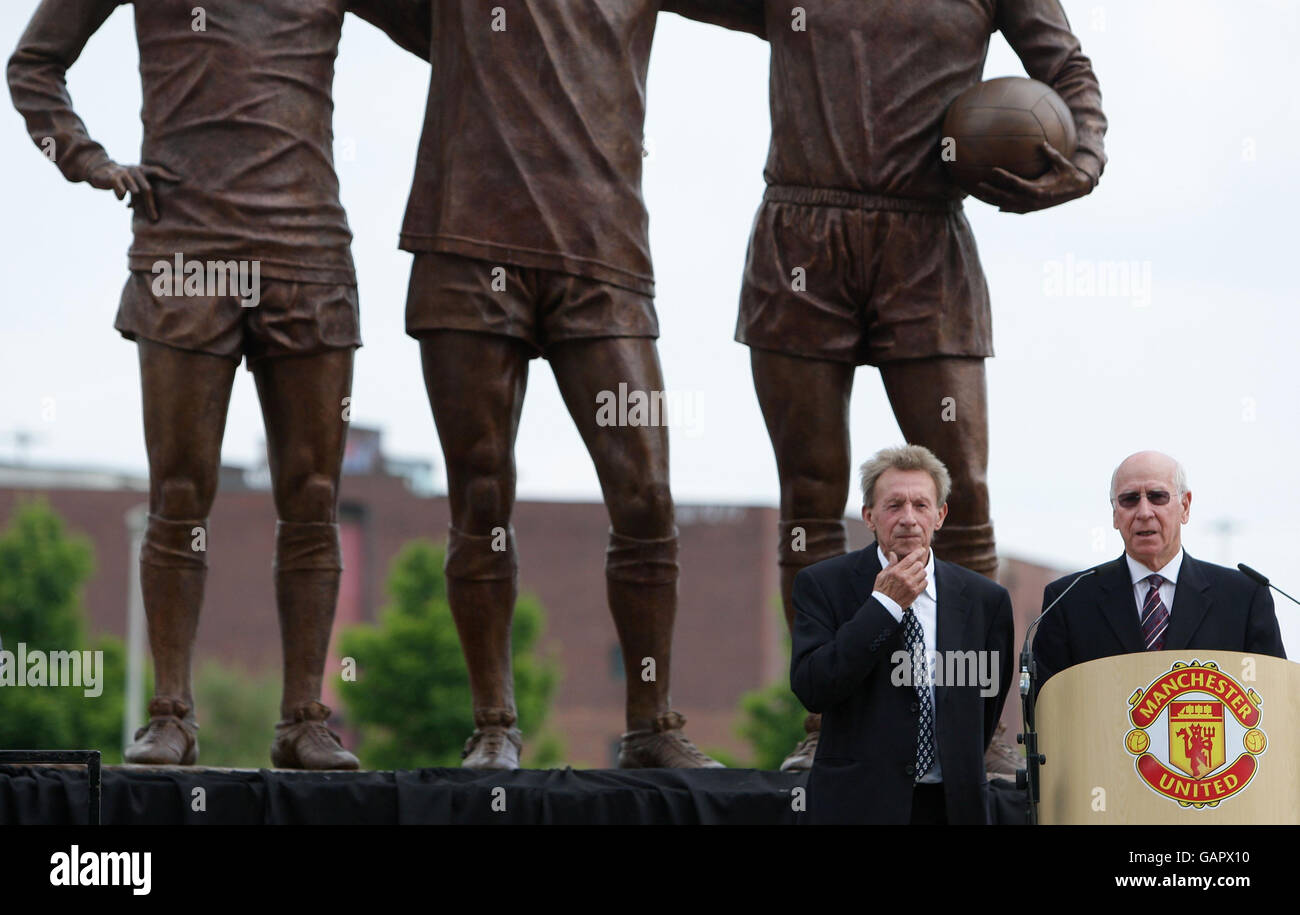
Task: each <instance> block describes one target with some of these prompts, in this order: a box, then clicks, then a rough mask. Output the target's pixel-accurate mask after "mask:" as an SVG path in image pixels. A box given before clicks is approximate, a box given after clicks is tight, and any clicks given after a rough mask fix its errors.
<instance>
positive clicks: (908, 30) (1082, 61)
mask: <svg viewBox="0 0 1300 915" xmlns="http://www.w3.org/2000/svg"><path fill="white" fill-rule="evenodd" d="M744 6H745V10H746V12H747V21H746V26H747V27H748V28H749V30H750V31H759V29H756V28H754V26H761V30H762V32H763V34H764V35H765V37H766V38H767V40H768V41H769V42H770V44H771V47H772V79H771V111H772V144H771V150H770V153H769V156H768V161H767V168H766V169H765V171H764V178H765V179H766V182H767V185H768V187H767V190H766V192H765V193H764V195H763V203H762V205H761V207H760V208H759V211H758V215H757V217H756V219H755V222H754V229H753V235H752V237H751V239H750V244H749V253H748V256H747V259H746V264H745V274H744V284H743V288H742V291H741V296H740V315H739V320H738V322H737V329H736V339H737V340H738V341H740V342H741V343H745V344H747V345H748V346H749V347H750V349H751V365H752V370H753V375H754V387H755V390H756V391H757V393H758V399H759V404H760V406H761V408H762V411H763V416H764V419H765V421H766V424H767V429H768V434H769V436H770V437H771V440H772V447H773V449H774V451H775V452H776V462H777V469H778V473H779V476H780V482H781V524H780V535H779V536H780V542H779V557H780V559H779V562H780V567H781V589H782V598H783V601H784V606H785V613H786V620H787V623H792V620H793V614H794V608H793V605H792V603H791V587H792V584H793V582H794V577H795V574H796V573H797V572H798V571H799V570H800V569H801V568H803V567H805V566H807V565H811V564H812V563H815V562H818V561H820V560H823V559H828V558H830V557H833V556H837V555H839V554H841V553H843V552H844V551H845V549H846V530H845V526H844V521H843V518H844V506H845V498H846V495H847V493H848V487H849V460H850V456H849V434H848V407H849V396H850V394H851V391H852V387H853V375H854V370H855V368H856V367H857V366H859V365H874V366H876V367H877V368H879V370H880V376H881V380H882V381H883V382H884V386H885V392H886V394H887V395H888V397H889V401H890V404H891V406H892V407H893V410H894V416H895V418H896V419H897V420H898V425H899V427H900V428H901V430H902V432H903V435H904V436H905V437H906V439H907V441H908V442H909V443H912V444H919V445H924V446H926V447H928V448H929V449H931V450H932V451H933V452H934V453H935V454H936V455H938V456H939V459H940V460H941V461H943V463H944V464H946V465H947V466H948V468H949V470H950V471H951V473H952V482H953V486H952V489H953V494H954V495H953V498H952V500H951V502H950V503H949V516H948V523H947V524H945V525H944V529H943V533H942V534H941V535H939V536H937V537H936V538H935V541H934V547H935V550H936V552H937V553H938V555H939V557H940V558H942V559H945V560H947V561H949V562H954V563H958V564H960V565H963V566H965V567H966V568H968V569H971V570H973V571H976V572H981V573H983V574H984V575H986V576H988V577H990V578H992V577H994V576H995V575H996V572H997V553H996V549H995V545H994V538H993V525H992V523H991V522H990V519H989V496H988V485H987V479H986V478H987V468H988V419H987V416H988V410H987V403H986V393H985V380H984V360H985V359H986V358H987V357H989V356H992V355H993V345H992V333H991V323H992V322H991V315H990V309H989V299H988V290H987V287H986V285H985V281H984V275H983V272H982V271H981V269H980V263H979V255H978V253H977V251H976V247H975V239H974V237H973V236H972V235H971V231H970V226H969V225H968V224H967V222H966V218H965V216H964V215H963V214H962V207H961V198H962V197H963V196H964V195H963V192H962V191H961V190H960V189H959V188H957V187H956V185H954V184H952V183H951V182H950V180H949V179H948V178H947V176H946V175H945V174H944V171H943V168H942V164H941V153H940V151H941V144H942V139H943V138H942V135H941V125H942V122H943V117H944V113H945V111H946V109H947V107H948V104H949V103H950V102H951V101H952V100H953V99H954V98H956V97H957V96H958V95H959V94H960V93H961V92H962V91H963V90H965V89H967V88H969V87H970V86H973V85H975V84H976V83H978V82H979V81H980V79H981V75H982V73H983V69H984V59H985V56H986V54H987V52H988V44H989V36H990V35H991V34H992V33H993V32H994V31H999V30H1000V31H1001V32H1002V33H1003V35H1004V36H1005V37H1006V39H1007V40H1008V42H1009V43H1010V44H1011V47H1012V48H1013V49H1014V50H1015V51H1016V53H1017V54H1018V55H1019V57H1020V59H1021V61H1022V62H1023V63H1024V65H1025V69H1026V70H1027V71H1028V73H1029V75H1030V76H1032V77H1034V78H1035V79H1038V80H1040V81H1042V82H1045V83H1047V84H1048V85H1050V86H1052V87H1053V88H1054V89H1055V90H1056V92H1057V93H1058V94H1060V96H1061V97H1062V98H1063V99H1064V100H1065V102H1066V103H1067V105H1069V107H1070V110H1071V112H1072V113H1073V115H1074V119H1075V124H1076V127H1077V131H1078V138H1079V141H1078V149H1077V151H1076V152H1075V154H1074V157H1073V160H1072V161H1067V160H1065V159H1064V158H1062V157H1059V156H1058V157H1056V158H1055V159H1053V160H1052V161H1053V167H1052V170H1051V171H1050V172H1048V173H1047V174H1046V175H1044V176H1043V177H1042V178H1039V179H1037V180H1035V181H1024V180H1022V179H1020V178H1017V177H1015V176H1013V175H1010V174H1002V175H1000V176H999V177H998V179H997V180H996V181H995V182H994V183H995V185H996V186H995V187H992V188H989V189H988V192H987V194H986V195H985V199H987V200H988V201H989V202H991V203H995V204H997V205H998V206H1000V207H1001V208H1002V209H1003V210H1006V211H1011V212H1029V211H1031V210H1036V209H1042V208H1044V207H1048V206H1054V205H1056V204H1058V203H1063V202H1065V201H1067V200H1070V199H1073V198H1076V197H1080V196H1083V195H1084V194H1087V193H1089V192H1091V190H1092V189H1093V187H1094V186H1095V185H1096V183H1097V180H1098V178H1099V177H1100V175H1101V171H1102V168H1103V166H1104V163H1105V153H1104V152H1103V148H1102V137H1103V135H1104V133H1105V128H1106V120H1105V117H1104V116H1103V114H1102V111H1101V94H1100V90H1099V89H1098V85H1097V79H1096V77H1095V76H1094V75H1093V72H1092V66H1091V64H1090V62H1089V61H1088V58H1087V57H1085V56H1084V55H1083V53H1082V52H1081V50H1080V47H1079V41H1078V39H1077V38H1075V36H1074V35H1073V33H1072V32H1071V31H1070V27H1069V23H1068V22H1067V21H1066V18H1065V14H1064V12H1062V10H1061V7H1060V4H1059V3H1058V0H998V2H996V3H992V2H958V3H944V4H935V3H896V2H885V0H860V2H855V3H812V4H806V5H803V6H801V5H798V4H794V3H789V2H784V0H748V2H746V3H745V4H744ZM738 16H739V14H738ZM804 726H805V731H806V734H807V736H806V737H805V739H804V740H803V741H801V742H800V744H799V745H798V746H797V747H796V748H795V750H794V752H792V753H791V754H790V756H789V757H787V759H786V760H785V762H784V763H783V765H782V767H781V768H782V769H783V770H787V771H788V770H802V769H807V768H808V767H809V766H810V765H811V762H812V759H813V756H814V754H815V752H816V747H817V740H818V734H819V731H820V727H821V725H820V717H819V716H817V715H809V716H808V718H807V719H806V721H805V725H804ZM991 752H993V751H991Z"/></svg>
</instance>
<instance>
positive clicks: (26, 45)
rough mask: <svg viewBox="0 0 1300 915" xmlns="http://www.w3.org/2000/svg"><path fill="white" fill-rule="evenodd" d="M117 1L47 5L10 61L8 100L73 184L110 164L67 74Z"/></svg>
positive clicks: (48, 0) (54, 0) (65, 0)
mask: <svg viewBox="0 0 1300 915" xmlns="http://www.w3.org/2000/svg"><path fill="white" fill-rule="evenodd" d="M118 3H119V0H43V2H42V3H41V5H40V6H39V7H37V9H36V13H35V14H34V15H33V16H32V21H31V22H30V23H29V24H28V26H27V31H25V32H24V33H23V36H22V38H21V39H19V42H18V49H17V50H16V51H14V53H13V56H12V57H10V58H9V68H8V79H9V94H10V96H11V97H12V98H13V103H14V107H15V108H17V109H18V111H19V113H20V114H22V116H23V119H24V120H25V121H26V122H27V132H28V133H29V134H31V137H32V140H33V141H35V143H36V145H37V146H39V147H40V148H41V150H42V151H43V152H45V154H46V155H47V156H49V157H50V158H51V160H52V161H53V162H54V163H55V164H56V165H58V167H59V170H60V171H62V172H63V174H64V176H65V177H66V178H67V179H68V180H69V181H84V180H85V179H86V178H87V176H88V175H90V173H91V172H92V171H94V170H95V169H96V168H98V167H99V166H101V165H103V164H104V163H106V162H109V161H111V160H110V159H109V156H108V153H106V152H105V151H104V147H102V146H100V145H99V144H98V143H96V142H95V141H94V140H92V139H91V138H90V134H89V133H88V132H87V130H86V125H85V124H84V123H83V122H82V120H81V118H80V117H78V116H77V113H76V112H75V111H74V110H73V108H72V98H71V97H70V96H69V95H68V83H67V78H66V75H67V71H68V68H69V67H71V66H72V64H73V63H74V62H75V61H76V59H77V58H78V57H79V56H80V55H81V51H82V48H84V47H85V46H86V42H87V41H88V40H89V39H90V36H91V35H93V34H94V33H95V32H96V30H98V29H99V27H100V26H101V25H103V24H104V20H105V19H107V18H108V17H109V16H110V15H111V14H112V12H113V10H114V9H116V8H117V6H118Z"/></svg>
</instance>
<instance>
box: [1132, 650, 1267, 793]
mask: <svg viewBox="0 0 1300 915" xmlns="http://www.w3.org/2000/svg"><path fill="white" fill-rule="evenodd" d="M1261 705H1263V700H1262V699H1261V698H1260V696H1259V694H1258V693H1257V692H1255V690H1253V689H1250V688H1249V687H1245V686H1242V685H1241V684H1240V683H1238V682H1237V681H1236V680H1234V679H1233V678H1232V677H1230V676H1228V675H1227V674H1225V673H1223V672H1222V671H1221V670H1219V668H1218V665H1216V664H1215V663H1214V662H1212V661H1209V662H1206V663H1204V664H1202V663H1201V662H1200V661H1192V662H1191V663H1190V664H1185V663H1183V662H1181V661H1179V662H1178V663H1176V664H1174V666H1173V667H1172V668H1170V669H1169V672H1168V673H1165V674H1162V675H1161V676H1159V677H1157V678H1156V679H1155V680H1153V681H1152V682H1151V683H1149V684H1148V685H1147V686H1146V688H1145V689H1140V690H1137V691H1136V692H1135V693H1133V695H1132V696H1131V697H1130V698H1129V713H1128V715H1129V720H1130V721H1131V722H1132V723H1133V730H1131V731H1129V732H1128V734H1127V735H1126V736H1125V738H1124V746H1125V748H1126V749H1127V750H1128V751H1129V752H1130V753H1131V754H1133V756H1134V757H1136V760H1135V763H1134V765H1135V766H1136V768H1137V774H1138V777H1139V778H1141V779H1142V781H1143V782H1144V783H1145V784H1146V786H1147V787H1148V788H1150V789H1151V790H1152V791H1154V792H1156V793H1157V794H1160V795H1163V796H1164V797H1167V798H1169V799H1170V800H1172V801H1177V802H1178V803H1179V804H1180V805H1181V806H1183V807H1196V808H1201V807H1215V806H1217V805H1218V804H1219V803H1220V802H1221V801H1223V800H1225V799H1226V798H1229V797H1232V796H1233V795H1234V794H1236V793H1237V792H1239V791H1241V790H1242V789H1243V788H1245V787H1246V786H1247V785H1248V784H1250V780H1251V779H1252V778H1253V777H1254V775H1255V771H1256V769H1257V768H1258V757H1259V756H1260V754H1262V753H1263V752H1264V748H1265V746H1266V745H1267V743H1268V739H1267V737H1265V735H1264V732H1263V731H1262V730H1260V727H1259V725H1260V719H1261V717H1262V712H1261V711H1260V706H1261Z"/></svg>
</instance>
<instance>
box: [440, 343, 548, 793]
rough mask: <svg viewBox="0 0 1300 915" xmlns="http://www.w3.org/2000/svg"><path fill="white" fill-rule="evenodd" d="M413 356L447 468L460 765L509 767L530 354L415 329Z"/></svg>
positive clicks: (517, 346)
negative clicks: (463, 736) (465, 703)
mask: <svg viewBox="0 0 1300 915" xmlns="http://www.w3.org/2000/svg"><path fill="white" fill-rule="evenodd" d="M419 340H420V358H421V362H422V363H423V368H424V383H425V388H426V390H427V391H428V395H429V405H430V406H431V407H432V409H433V418H434V422H435V425H436V426H437V428H438V439H439V441H440V442H441V443H442V454H443V460H444V462H445V464H446V468H447V496H448V501H449V502H450V505H451V531H450V533H449V536H448V548H447V561H446V573H447V599H448V602H449V603H450V604H451V612H452V616H453V618H454V619H455V621H456V631H457V632H458V633H459V635H460V644H461V648H462V650H463V651H464V652H465V663H466V666H467V667H468V669H469V685H470V692H471V694H472V695H473V701H474V724H475V732H474V736H473V737H471V738H470V744H469V746H468V747H467V751H468V752H467V754H466V756H465V760H464V763H463V764H464V765H465V766H466V767H468V768H475V769H514V768H518V765H519V752H520V746H521V745H520V735H519V732H518V731H517V730H516V729H515V728H514V724H515V721H516V714H517V713H516V709H515V696H514V676H513V672H512V669H511V660H510V621H511V618H512V617H513V615H514V607H515V598H516V597H517V595H518V581H519V576H518V560H517V557H516V553H515V543H514V532H513V530H512V528H511V525H510V517H511V513H512V512H513V510H514V502H515V456H514V450H515V438H516V435H517V433H518V431H519V415H520V412H521V410H522V409H523V403H524V392H525V390H526V387H527V382H528V361H529V358H530V357H531V356H532V355H533V353H532V351H531V350H530V349H529V347H528V346H527V345H526V344H525V343H523V342H521V341H520V340H518V339H515V338H513V337H508V336H500V335H496V334H488V333H474V332H464V331H456V330H436V331H431V332H427V333H422V334H420V336H419Z"/></svg>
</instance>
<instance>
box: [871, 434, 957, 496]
mask: <svg viewBox="0 0 1300 915" xmlns="http://www.w3.org/2000/svg"><path fill="white" fill-rule="evenodd" d="M886 470H924V471H925V472H926V473H928V474H929V475H930V478H931V479H933V480H934V491H935V493H936V494H937V495H938V497H939V501H938V502H937V503H935V507H936V508H938V507H939V506H940V505H943V504H944V503H945V502H947V501H948V493H950V492H951V491H952V476H951V475H949V473H948V468H947V467H945V466H943V461H941V460H939V459H938V458H937V457H935V456H934V452H933V451H931V450H930V449H929V448H926V447H925V446H924V445H899V446H897V447H895V448H882V449H881V450H879V451H877V452H876V453H875V454H874V455H872V457H871V459H870V460H868V461H867V462H866V463H865V464H863V465H862V468H861V469H860V470H859V471H858V472H859V474H860V475H861V478H862V504H863V505H865V506H866V507H867V508H871V507H873V506H874V505H875V504H876V481H877V480H879V479H880V476H881V474H883V473H884V472H885V471H886Z"/></svg>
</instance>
